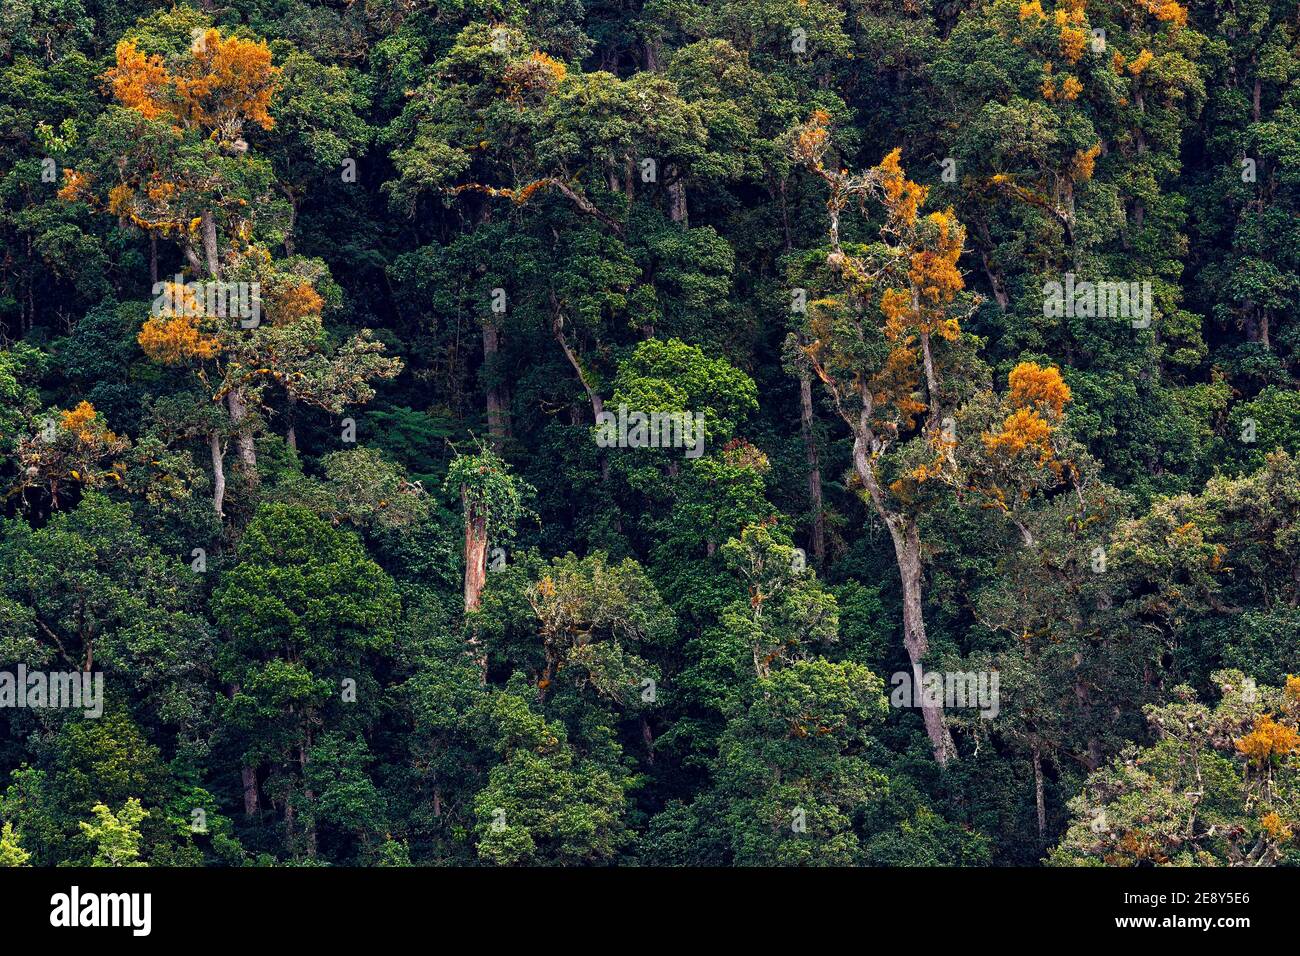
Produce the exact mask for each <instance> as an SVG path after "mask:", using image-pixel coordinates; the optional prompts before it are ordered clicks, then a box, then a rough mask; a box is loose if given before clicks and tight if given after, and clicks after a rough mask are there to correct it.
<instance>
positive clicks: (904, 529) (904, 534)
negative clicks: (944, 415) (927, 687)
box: [853, 408, 957, 765]
mask: <svg viewBox="0 0 1300 956" xmlns="http://www.w3.org/2000/svg"><path fill="white" fill-rule="evenodd" d="M869 417H870V409H869V408H864V412H863V419H864V423H863V425H860V426H859V427H858V428H855V432H856V433H857V434H856V437H855V438H854V441H853V467H854V470H855V471H856V472H857V473H858V477H859V478H861V479H862V483H863V485H864V486H865V487H866V489H867V491H868V493H869V494H870V497H871V504H872V507H873V508H874V509H875V511H876V514H877V515H879V516H880V519H881V520H882V521H884V523H885V527H887V528H888V529H889V537H890V539H891V540H892V541H893V543H894V557H895V560H896V562H897V564H898V575H899V578H900V579H901V581H902V586H903V647H904V648H905V649H906V651H907V658H908V660H909V661H910V662H911V664H912V688H913V694H914V695H915V694H916V693H918V692H919V691H920V690H921V689H922V688H923V687H924V683H923V681H924V678H925V672H924V670H923V668H922V661H923V660H924V658H925V655H926V653H927V652H928V651H929V650H930V642H929V639H928V638H927V637H926V634H925V616H924V612H923V603H922V602H923V598H924V585H923V576H922V567H921V533H920V530H919V529H918V528H917V526H916V522H915V521H914V520H912V519H911V518H908V517H907V516H906V515H900V514H896V513H894V512H891V511H889V510H888V509H886V507H885V503H884V497H883V494H882V492H881V488H880V483H879V482H878V481H877V479H876V472H875V468H874V467H873V466H872V463H871V458H870V456H869V455H868V453H867V447H868V440H867V435H868V434H869V432H868V431H867V430H866V428H865V420H866V419H869ZM921 699H922V707H921V718H922V719H923V720H924V721H925V733H926V736H928V737H929V738H930V746H931V747H932V748H933V749H934V759H935V760H937V761H938V762H939V764H940V765H943V764H946V763H947V762H948V760H949V758H951V757H954V756H955V755H956V753H957V748H956V746H955V745H954V744H953V740H952V734H950V733H949V732H948V727H947V725H946V724H945V723H944V720H943V706H942V705H940V706H938V707H936V706H934V705H931V704H926V703H925V698H924V696H922V698H921Z"/></svg>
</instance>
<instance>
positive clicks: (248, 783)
mask: <svg viewBox="0 0 1300 956" xmlns="http://www.w3.org/2000/svg"><path fill="white" fill-rule="evenodd" d="M226 692H227V694H228V695H229V696H230V698H231V699H232V700H233V699H234V698H235V696H236V695H237V694H238V693H239V685H238V684H228V685H227V686H226ZM239 777H240V780H241V781H242V783H243V787H244V816H245V817H252V816H256V814H257V812H258V810H260V809H261V806H260V801H259V800H258V796H257V768H256V767H255V766H253V765H252V764H250V763H247V762H241V763H240V766H239Z"/></svg>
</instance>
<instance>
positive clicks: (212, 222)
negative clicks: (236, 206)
mask: <svg viewBox="0 0 1300 956" xmlns="http://www.w3.org/2000/svg"><path fill="white" fill-rule="evenodd" d="M199 231H200V234H201V235H202V238H203V259H204V265H205V267H206V269H207V271H208V278H210V279H212V280H213V281H219V280H220V279H221V255H220V250H219V247H218V244H217V220H216V217H215V216H214V215H213V213H212V211H211V210H208V211H206V212H204V213H203V216H202V218H201V219H200V222H199ZM226 407H227V409H229V411H230V422H231V424H232V425H234V426H235V447H236V448H237V449H238V451H239V460H240V462H241V464H242V465H243V468H244V471H245V473H246V478H245V480H246V481H247V482H248V484H249V485H250V486H252V485H256V484H257V451H256V448H255V447H254V445H253V436H252V434H250V433H249V432H248V431H247V430H246V429H245V428H244V427H243V422H244V420H245V419H246V418H247V417H248V399H247V398H246V396H245V395H244V391H243V389H241V388H238V387H236V388H232V389H231V390H230V391H229V392H228V393H226Z"/></svg>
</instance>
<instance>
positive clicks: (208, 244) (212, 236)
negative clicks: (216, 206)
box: [199, 210, 221, 279]
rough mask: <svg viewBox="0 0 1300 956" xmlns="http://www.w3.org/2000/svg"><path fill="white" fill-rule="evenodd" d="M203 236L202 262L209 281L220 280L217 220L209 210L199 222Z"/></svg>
mask: <svg viewBox="0 0 1300 956" xmlns="http://www.w3.org/2000/svg"><path fill="white" fill-rule="evenodd" d="M199 228H200V231H201V234H202V236H203V260H204V265H205V266H206V267H207V270H208V278H209V279H220V278H221V256H220V253H219V251H218V247H217V220H216V217H215V216H214V215H213V214H212V212H211V210H209V211H207V212H205V213H204V214H203V216H202V217H201V218H200V220H199Z"/></svg>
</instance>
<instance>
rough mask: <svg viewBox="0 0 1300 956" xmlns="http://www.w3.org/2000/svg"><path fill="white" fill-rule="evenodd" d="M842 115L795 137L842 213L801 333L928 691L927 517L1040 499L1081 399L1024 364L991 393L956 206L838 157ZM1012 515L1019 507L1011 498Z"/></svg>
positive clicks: (941, 731) (938, 733)
mask: <svg viewBox="0 0 1300 956" xmlns="http://www.w3.org/2000/svg"><path fill="white" fill-rule="evenodd" d="M829 119H830V118H829V116H828V115H827V114H826V113H824V112H821V111H817V112H814V113H813V115H812V117H811V118H810V119H809V121H808V122H807V123H805V124H804V125H802V126H801V127H799V128H797V129H796V130H795V131H794V132H793V135H792V137H791V150H792V153H793V155H794V157H795V159H796V160H797V161H798V162H800V163H801V164H803V165H804V166H805V167H807V168H808V169H810V170H811V171H812V172H813V173H815V174H816V175H817V176H819V177H820V178H821V179H822V180H823V181H824V182H825V183H826V184H827V186H828V187H829V197H828V199H827V209H828V212H829V217H830V229H829V238H830V251H829V254H828V255H827V256H826V260H825V268H824V269H821V270H819V275H818V276H817V277H816V278H817V281H822V282H824V283H825V284H826V286H827V290H826V291H825V292H824V294H822V295H821V296H820V297H819V298H813V299H812V300H811V301H809V302H807V308H806V312H805V313H804V314H803V318H802V319H801V321H800V322H799V327H798V329H797V332H796V336H795V338H796V341H797V342H798V343H799V344H800V347H801V349H802V351H803V353H804V354H805V355H806V356H807V359H808V361H809V363H810V365H811V367H812V369H813V371H814V372H815V374H816V375H817V377H818V378H819V379H820V380H821V381H822V383H823V385H824V386H825V388H826V390H827V392H828V393H829V395H830V397H831V399H832V401H833V403H834V405H835V408H836V409H837V411H838V412H839V414H840V416H841V417H842V418H843V419H844V421H845V422H846V423H847V424H848V426H849V429H850V431H851V433H852V435H853V468H854V474H855V477H856V479H857V482H858V483H859V485H860V488H861V490H862V492H863V495H864V498H865V499H866V501H867V502H868V503H869V505H870V506H871V508H872V509H873V510H874V511H875V513H876V515H877V516H878V517H879V518H880V520H881V521H882V522H883V523H884V525H885V527H886V528H887V529H888V531H889V534H890V538H891V540H892V543H893V546H894V552H895V557H896V559H897V564H898V570H899V575H900V578H901V581H902V588H903V644H904V647H905V648H906V650H907V653H908V657H909V659H910V661H911V663H912V667H913V670H914V677H915V679H916V681H917V685H918V686H919V684H920V681H921V677H922V669H921V668H922V661H923V659H924V658H925V656H926V653H927V652H928V650H929V642H928V639H927V636H926V629H925V619H924V614H923V557H922V556H923V548H922V541H921V529H920V524H919V519H920V517H921V515H922V514H923V513H924V512H925V511H927V510H928V509H929V508H930V507H931V506H932V505H933V503H934V502H935V501H936V500H937V496H938V494H939V493H940V492H941V491H942V490H944V489H947V488H950V487H957V488H958V489H961V490H963V492H964V491H965V490H967V489H971V490H973V491H975V493H977V494H978V495H979V496H980V497H981V498H982V499H984V500H986V501H998V500H999V498H1002V499H1005V498H1006V497H1007V491H1008V490H1009V489H1010V488H1011V487H1012V486H1014V488H1015V492H1016V493H1017V494H1023V495H1026V496H1027V495H1028V494H1029V492H1030V491H1031V490H1032V489H1033V488H1034V486H1035V485H1036V484H1037V485H1049V484H1052V483H1055V482H1057V481H1059V479H1060V478H1061V477H1062V476H1063V475H1064V474H1066V471H1065V468H1066V466H1065V464H1064V463H1063V462H1062V461H1060V460H1058V458H1057V450H1058V443H1056V442H1054V434H1055V432H1056V429H1057V428H1058V426H1059V424H1060V423H1061V421H1062V420H1063V415H1064V408H1065V405H1066V403H1067V402H1068V401H1069V399H1070V391H1069V388H1068V386H1066V385H1065V383H1064V381H1062V379H1061V377H1060V373H1059V372H1058V371H1057V370H1056V369H1055V368H1042V367H1040V366H1038V365H1035V364H1033V363H1025V364H1022V365H1020V366H1018V367H1017V368H1016V369H1015V370H1014V371H1013V372H1012V375H1011V382H1010V388H1009V390H1008V392H1007V394H1006V396H1004V397H1003V398H1002V399H1000V400H999V399H997V398H996V397H994V396H993V395H992V393H991V391H990V390H989V388H988V387H987V384H986V382H987V378H988V374H987V370H986V369H985V368H984V366H983V365H982V363H981V362H980V361H979V359H978V357H977V356H976V354H975V350H974V343H973V341H972V340H971V339H970V337H969V336H966V335H964V334H963V332H962V327H961V325H962V321H963V320H964V319H965V318H967V317H968V316H969V315H970V314H971V313H972V312H973V311H974V309H975V308H976V307H977V305H978V300H977V299H975V298H974V297H972V296H971V295H969V294H968V293H966V292H965V282H964V279H963V277H962V274H961V271H960V269H959V267H958V261H959V259H960V257H961V254H962V249H963V245H964V242H965V235H966V233H965V229H964V227H963V226H962V224H961V223H960V222H959V221H958V220H957V218H956V217H955V216H954V215H953V213H952V210H950V209H949V210H942V211H933V212H930V213H924V212H923V210H924V207H925V202H926V197H927V193H928V190H927V188H926V187H924V186H921V185H918V184H917V183H915V182H913V181H911V180H910V179H908V178H907V175H906V173H905V171H904V170H903V168H902V166H901V162H900V151H899V150H897V149H895V150H893V151H891V152H890V153H888V154H887V155H886V156H885V157H884V159H883V160H882V161H881V162H880V164H879V165H877V166H875V167H872V168H871V169H869V170H867V171H866V172H865V173H853V172H850V171H848V170H846V169H843V168H841V167H840V166H839V164H838V163H835V162H833V161H832V158H831V147H830V135H829ZM869 200H874V201H875V202H877V203H879V205H880V206H881V207H883V211H884V222H883V225H882V226H881V228H880V240H879V241H878V242H876V243H873V244H870V245H852V246H850V245H847V244H845V243H844V242H843V241H842V239H841V225H842V216H843V213H844V212H845V211H846V210H847V209H849V208H850V207H856V208H860V209H862V210H863V211H866V210H867V203H868V201H869ZM999 411H1000V412H1001V414H998V412H999ZM963 423H965V425H966V426H969V425H971V424H972V423H987V427H976V428H973V429H972V428H970V427H963ZM963 431H965V432H967V433H969V434H966V435H963V434H962V432H963ZM1043 474H1045V475H1046V477H1045V478H1044V477H1042V475H1043ZM1003 510H1005V511H1006V512H1007V513H1011V511H1012V506H1011V505H1010V504H1008V503H1005V501H1004V502H1003ZM1022 533H1023V534H1025V535H1026V540H1027V543H1032V537H1031V536H1029V535H1028V532H1027V531H1024V530H1022ZM922 716H923V718H924V720H925V727H926V732H927V734H928V736H929V738H930V742H931V745H932V747H933V749H934V754H935V757H936V759H937V760H939V761H940V762H941V763H943V762H946V761H947V760H948V759H949V758H950V757H952V756H954V755H955V753H956V751H955V747H954V745H953V741H952V737H951V734H950V732H949V730H948V728H947V726H946V724H945V721H944V716H943V710H942V707H941V706H938V705H934V704H927V705H926V706H925V707H923V708H922Z"/></svg>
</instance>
